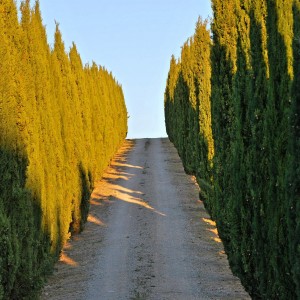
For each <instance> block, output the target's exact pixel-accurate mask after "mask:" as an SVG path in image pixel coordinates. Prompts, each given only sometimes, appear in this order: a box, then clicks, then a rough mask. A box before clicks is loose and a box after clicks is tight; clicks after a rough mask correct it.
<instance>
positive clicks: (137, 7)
mask: <svg viewBox="0 0 300 300" xmlns="http://www.w3.org/2000/svg"><path fill="white" fill-rule="evenodd" d="M17 2H18V3H19V2H20V1H17ZM33 3H34V1H33V0H32V4H33ZM40 7H41V12H42V17H43V23H44V25H46V29H47V36H48V42H49V44H50V45H52V44H53V36H54V29H55V22H54V20H56V21H57V22H58V23H59V24H60V30H61V33H62V36H63V40H64V42H65V46H66V49H67V50H69V48H70V46H71V43H72V41H74V42H75V44H76V45H77V48H78V51H79V53H80V55H81V58H82V61H83V63H91V62H92V61H95V62H96V63H97V64H98V65H102V66H105V67H106V69H108V70H109V71H112V73H113V74H114V76H115V78H116V79H117V80H118V82H119V83H120V84H121V85H122V87H123V91H124V95H125V100H126V105H127V110H128V113H129V116H130V118H129V120H128V125H129V132H128V138H143V137H163V136H166V132H165V123H164V108H163V104H164V90H165V85H166V79H167V75H168V70H169V62H170V58H171V55H172V54H174V55H175V56H176V57H179V55H180V51H181V46H182V45H183V43H184V42H185V41H186V40H187V39H188V38H189V37H190V36H192V35H193V33H194V29H195V24H196V22H197V19H198V17H199V16H201V17H202V18H203V19H205V18H207V17H208V16H211V15H212V13H211V2H210V1H209V0H126V1H125V0H85V1H79V0H51V1H49V0H40Z"/></svg>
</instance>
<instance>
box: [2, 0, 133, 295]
mask: <svg viewBox="0 0 300 300" xmlns="http://www.w3.org/2000/svg"><path fill="white" fill-rule="evenodd" d="M0 40H1V43H0V299H26V298H28V299H32V298H33V297H34V295H35V293H36V291H38V290H39V288H40V287H41V285H42V283H43V279H44V276H45V275H46V274H47V273H48V272H49V271H51V268H52V266H53V263H54V261H55V260H56V259H57V257H58V254H59V251H60V250H61V247H62V245H63V244H64V242H65V241H66V240H67V239H68V238H69V237H70V234H71V233H72V232H78V231H80V230H81V229H82V227H83V224H84V222H85V221H86V220H87V215H88V209H89V197H90V192H91V189H92V186H93V182H94V180H95V179H96V178H100V177H101V175H102V172H103V170H104V168H105V167H106V166H107V165H108V164H109V161H110V159H111V157H112V156H113V155H114V153H115V152H116V150H117V149H118V147H119V146H120V145H121V143H122V141H123V140H124V138H125V137H126V133H127V110H126V107H125V102H124V96H123V92H122V88H121V86H120V85H119V84H118V82H116V80H115V79H114V77H113V76H112V74H111V73H109V72H108V71H106V70H105V69H104V68H103V67H99V66H97V65H96V64H95V63H93V64H92V65H91V66H90V65H85V66H83V64H82V61H81V58H80V55H79V53H78V52H77V49H76V46H75V44H73V46H72V47H71V49H70V51H69V53H67V52H66V51H65V47H64V43H63V40H62V36H61V33H60V31H59V27H58V25H57V27H56V32H55V42H54V46H53V48H50V47H49V45H48V43H47V37H46V32H45V28H44V26H43V24H42V18H41V14H40V9H39V2H38V1H37V2H36V3H35V6H34V7H33V8H31V5H30V1H29V0H26V1H24V2H23V3H22V4H21V17H20V19H18V10H17V8H16V3H15V2H14V1H13V0H1V1H0Z"/></svg>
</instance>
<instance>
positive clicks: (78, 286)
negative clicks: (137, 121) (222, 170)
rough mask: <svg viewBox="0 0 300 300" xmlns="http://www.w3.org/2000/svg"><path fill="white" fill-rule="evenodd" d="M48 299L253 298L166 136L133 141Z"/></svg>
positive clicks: (99, 192) (99, 193)
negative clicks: (235, 273)
mask: <svg viewBox="0 0 300 300" xmlns="http://www.w3.org/2000/svg"><path fill="white" fill-rule="evenodd" d="M41 298H42V299H78V300H79V299H118V300H119V299H153V300H163V299H172V300H173V299H184V300H188V299H250V297H249V295H248V294H247V293H246V292H245V291H244V289H243V287H242V286H241V284H240V281H239V280H238V279H237V278H236V277H234V276H233V275H232V273H231V271H230V269H229V266H228V261H227V257H226V255H225V254H224V250H223V245H222V243H221V241H220V239H219V237H218V234H217V230H216V227H215V224H214V222H212V221H211V220H210V218H209V216H208V214H207V213H206V211H205V209H204V206H203V203H202V202H201V201H199V200H198V187H197V185H196V184H195V180H194V178H192V177H190V176H187V175H186V174H185V173H184V170H183V167H182V164H181V161H180V159H179V157H178V154H177V151H176V149H175V148H174V147H173V145H172V144H171V143H170V142H169V140H168V139H141V140H132V141H130V140H128V141H126V142H125V144H124V146H123V147H122V149H121V150H120V151H119V153H118V155H117V156H116V157H115V160H114V161H113V162H112V165H111V167H110V168H109V169H108V170H107V172H106V173H105V175H104V178H103V179H102V180H101V181H100V182H98V183H97V185H96V188H95V190H94V192H93V195H92V199H91V210H90V215H89V219H88V223H87V225H86V229H85V231H84V232H83V233H82V234H80V235H78V236H76V237H74V238H73V239H72V240H71V241H70V242H69V244H68V245H66V247H65V249H64V251H63V253H62V256H61V260H60V262H59V263H58V264H57V266H56V271H55V272H54V275H53V276H52V277H51V278H50V279H49V282H48V285H47V286H46V287H45V289H44V290H43V293H42V297H41Z"/></svg>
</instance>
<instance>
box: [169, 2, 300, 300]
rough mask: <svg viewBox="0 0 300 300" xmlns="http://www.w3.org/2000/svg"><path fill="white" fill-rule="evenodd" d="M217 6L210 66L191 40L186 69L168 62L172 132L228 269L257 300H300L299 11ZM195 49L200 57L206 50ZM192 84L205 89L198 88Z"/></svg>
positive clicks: (296, 6) (297, 7)
mask: <svg viewBox="0 0 300 300" xmlns="http://www.w3.org/2000/svg"><path fill="white" fill-rule="evenodd" d="M212 5H213V12H214V18H213V22H212V34H213V41H212V42H213V43H212V48H211V57H210V58H209V57H206V58H205V59H204V60H203V59H202V60H201V56H200V55H194V56H193V55H192V54H191V53H193V50H192V49H193V43H195V41H196V40H197V38H196V37H194V38H193V39H192V40H191V41H189V42H188V43H187V44H185V45H184V46H183V48H182V57H181V61H180V62H178V63H177V62H176V60H175V59H174V57H173V58H172V60H171V66H170V72H169V77H168V81H167V88H166V94H165V112H166V128H167V132H168V135H169V137H170V139H171V141H172V142H173V143H174V144H175V146H176V147H177V149H178V152H179V154H180V156H181V158H182V160H183V163H184V165H185V168H186V169H187V171H189V172H191V173H193V174H196V176H197V178H198V182H199V185H200V188H201V189H204V193H203V196H204V199H205V203H206V206H207V207H208V209H209V211H210V212H211V215H212V217H213V218H214V219H216V222H217V225H218V229H219V234H220V236H221V238H222V240H223V242H224V245H225V249H226V252H227V254H228V258H229V262H230V265H231V267H232V270H233V271H234V273H235V274H237V275H238V276H239V277H240V278H241V280H242V283H243V284H244V285H245V287H246V288H247V290H248V291H249V293H250V294H251V296H252V297H253V298H255V299H260V298H263V299H298V298H300V289H299V288H300V239H299V237H300V232H299V228H300V217H299V216H300V211H299V209H300V205H299V203H300V193H299V186H300V171H299V170H300V167H299V162H300V148H299V145H300V139H299V132H300V130H299V128H300V127H299V119H300V118H299V114H300V97H299V95H300V92H299V91H300V89H299V86H300V68H299V66H300V50H299V49H300V42H299V41H300V39H299V36H300V31H299V30H300V23H299V22H300V2H299V0H284V1H277V0H264V1H261V0H247V1H241V0H238V1H236V0H229V1H221V0H214V1H213V2H212ZM197 36H198V37H199V35H198V34H197ZM201 40H202V41H204V40H205V39H203V37H201V38H200V41H201ZM205 41H206V40H205ZM197 49H198V50H200V52H202V57H203V56H204V53H206V52H205V51H204V49H203V48H201V47H198V48H197ZM193 59H195V60H196V61H197V63H198V65H202V66H203V65H204V64H205V65H210V66H211V68H212V74H211V86H209V85H207V84H203V79H208V80H209V78H210V73H209V72H203V71H202V72H199V73H193V72H192V71H191V70H195V69H193V67H192V66H193V65H195V64H196V62H194V61H193ZM203 68H204V67H203ZM192 74H194V75H192ZM203 74H204V75H203ZM192 76H194V77H195V78H197V80H198V81H199V82H201V83H202V85H201V84H200V85H198V88H195V86H193V83H192V82H193V80H191V77H192ZM199 78H201V79H199ZM194 82H196V81H195V80H194ZM201 89H202V91H204V96H203V95H202V97H199V104H200V105H199V110H198V116H201V113H202V114H203V111H204V114H206V112H209V110H210V108H209V107H208V106H207V107H206V108H205V106H203V105H202V106H201V99H205V96H207V97H208V101H207V103H209V102H210V101H211V117H212V121H211V125H212V126H211V127H212V136H211V140H212V138H213V142H214V152H213V160H212V162H210V163H211V164H210V165H212V169H209V168H203V162H206V161H207V158H208V155H207V148H206V147H207V146H206V145H207V144H206V143H202V144H201V143H199V140H200V141H201V138H202V137H203V135H204V134H202V135H201V133H202V132H203V131H202V130H201V128H204V127H205V125H204V123H201V122H200V126H199V128H197V127H196V126H195V124H194V123H193V122H192V121H191V118H190V116H191V111H193V108H194V107H195V106H194V103H195V101H194V99H195V96H194V95H195V91H196V94H197V92H198V93H199V91H201ZM210 90H211V92H210ZM196 106H197V105H196ZM196 114H197V113H196ZM192 119H193V118H192ZM206 124H207V125H208V126H210V123H209V122H207V123H206ZM196 131H197V132H200V136H199V137H196V136H194V135H193V134H194V133H195V132H196ZM206 136H209V135H206ZM206 141H207V138H206ZM196 142H198V148H197V147H195V143H196ZM205 159H206V160H205ZM206 165H207V164H206ZM197 169H199V170H201V171H202V172H201V173H199V172H197V171H196V170H197ZM207 179H210V180H207ZM207 185H208V186H207Z"/></svg>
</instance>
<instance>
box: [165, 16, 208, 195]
mask: <svg viewBox="0 0 300 300" xmlns="http://www.w3.org/2000/svg"><path fill="white" fill-rule="evenodd" d="M210 48H211V40H210V36H209V31H208V29H207V22H206V21H204V22H203V21H202V20H201V19H199V20H198V22H197V24H196V31H195V34H194V36H193V37H192V38H190V39H189V40H188V41H187V42H186V43H185V44H184V46H183V47H182V51H181V58H180V60H179V61H176V59H175V58H174V56H173V57H172V59H171V62H170V71H169V75H168V80H167V86H166V91H165V117H166V129H167V133H168V136H169V138H170V140H171V141H172V142H173V143H174V145H175V146H176V148H177V150H178V152H179V155H180V157H181V159H182V160H183V162H184V166H185V169H186V171H187V172H188V173H192V174H195V175H196V176H197V179H198V181H199V183H200V186H201V192H202V195H203V196H204V197H206V198H207V193H208V192H209V190H210V189H211V167H212V159H213V155H214V145H213V138H212V131H211V107H210V97H211V84H210V79H211V65H210Z"/></svg>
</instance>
